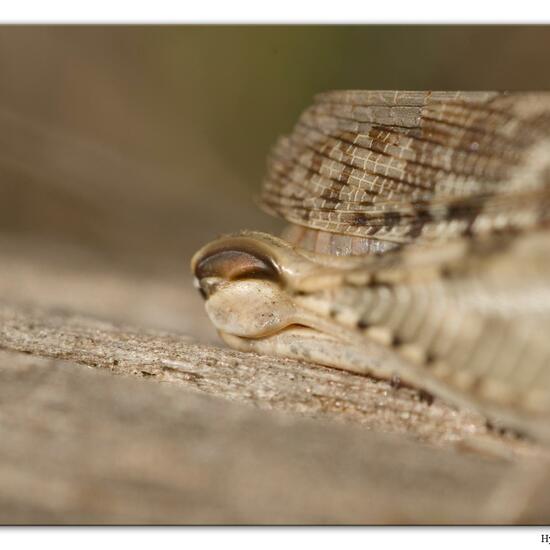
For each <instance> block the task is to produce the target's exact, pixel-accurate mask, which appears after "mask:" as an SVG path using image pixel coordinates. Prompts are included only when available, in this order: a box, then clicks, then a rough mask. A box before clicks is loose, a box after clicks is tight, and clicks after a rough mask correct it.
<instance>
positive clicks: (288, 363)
mask: <svg viewBox="0 0 550 550" xmlns="http://www.w3.org/2000/svg"><path fill="white" fill-rule="evenodd" d="M0 327H1V328H0V347H2V348H4V349H6V350H13V351H20V352H25V353H28V354H31V355H36V356H41V357H50V358H60V359H68V360H71V361H75V362H78V363H81V364H84V365H89V366H94V367H101V368H105V369H108V370H110V371H112V372H114V373H117V374H125V375H133V376H137V377H140V378H143V377H146V378H154V379H156V380H159V381H164V382H170V383H173V384H177V385H180V386H184V387H187V388H190V389H193V390H199V391H201V392H205V393H209V394H212V395H216V396H219V397H223V398H224V399H230V400H236V401H242V402H246V403H248V404H252V405H255V406H258V407H260V408H265V409H277V410H282V411H286V412H293V413H299V414H302V415H307V416H313V417H325V418H331V419H335V420H344V421H353V422H357V423H360V424H362V425H363V426H365V427H366V428H369V429H373V430H377V431H385V432H394V433H401V434H406V435H409V436H416V437H417V438H418V439H420V440H423V441H428V442H431V443H464V444H466V445H468V444H470V443H471V444H478V443H479V444H482V443H483V442H486V443H487V445H489V444H490V443H493V444H495V445H496V444H499V448H506V447H508V448H509V449H510V450H512V449H516V448H517V449H525V450H526V451H528V450H530V449H531V448H532V446H531V445H529V444H528V443H525V442H521V441H517V440H515V438H512V437H505V436H502V435H499V434H497V433H494V432H492V431H491V430H489V429H488V427H487V424H486V422H485V419H484V418H483V417H482V416H480V415H478V414H476V413H474V412H472V411H469V410H458V409H455V408H454V407H451V406H449V405H447V404H446V403H444V402H442V401H441V400H439V399H435V398H432V397H431V396H430V397H426V396H425V395H424V394H422V393H420V392H418V391H417V390H416V389H412V388H407V387H399V386H397V387H396V386H395V385H392V383H391V382H388V381H384V380H375V379H372V378H369V377H366V376H361V375H357V374H352V373H349V372H346V371H341V370H338V369H331V368H326V367H322V366H319V365H314V364H310V363H304V362H299V361H293V360H288V359H279V358H273V357H267V356H259V355H255V354H246V353H241V352H237V351H233V350H227V349H221V348H217V347H214V346H206V345H202V344H198V343H197V342H195V341H193V340H192V339H190V338H189V337H186V336H184V335H181V334H177V333H168V332H151V331H146V330H143V329H136V328H132V327H127V326H126V327H124V326H121V327H119V326H115V325H113V324H111V323H107V322H100V321H97V320H93V319H90V318H86V317H82V316H77V315H70V314H63V313H54V312H48V311H44V310H37V309H32V308H18V307H13V306H9V305H6V304H4V305H1V304H0Z"/></svg>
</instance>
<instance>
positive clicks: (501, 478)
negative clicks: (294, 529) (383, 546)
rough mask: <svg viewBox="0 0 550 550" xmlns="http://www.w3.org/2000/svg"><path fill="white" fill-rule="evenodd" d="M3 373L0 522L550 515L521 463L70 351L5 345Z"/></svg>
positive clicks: (536, 476)
mask: <svg viewBox="0 0 550 550" xmlns="http://www.w3.org/2000/svg"><path fill="white" fill-rule="evenodd" d="M0 380H1V383H0V410H1V411H2V414H1V415H0V433H1V434H2V444H1V446H0V522H1V523H178V524H179V523H185V524H188V523H248V524H250V523H387V522H393V523H395V522H398V523H409V522H413V523H441V522H443V523H462V522H468V523H471V522H472V523H487V522H509V521H520V522H529V521H535V522H540V521H545V518H548V508H546V510H543V511H541V509H540V508H539V506H538V505H537V506H535V507H534V508H533V506H534V505H533V502H534V501H533V500H532V499H533V498H539V497H537V495H536V494H535V488H536V487H535V486H536V484H538V483H539V482H540V474H541V473H540V472H539V471H538V470H532V469H531V470H530V469H529V468H528V467H527V465H525V466H522V465H517V464H513V463H508V462H505V461H497V460H491V459H486V458H480V457H477V456H473V455H469V454H457V453H453V452H450V451H449V450H442V449H433V448H430V447H425V446H420V445H418V444H414V443H412V442H410V441H406V440H402V439H400V438H396V437H391V436H384V435H381V434H376V433H369V432H366V431H365V430H363V429H361V428H360V427H351V426H342V425H336V424H331V423H321V422H316V421H313V420H307V419H303V418H299V417H296V416H290V415H283V414H277V413H272V412H271V413H270V412H265V411H258V410H256V409H254V408H252V407H243V406H241V405H239V404H236V403H230V402H228V401H224V400H221V399H215V398H213V397H209V396H205V395H199V394H196V393H193V392H190V391H187V390H186V389H184V388H182V387H177V386H176V385H173V384H157V383H154V382H151V381H148V380H147V381H146V380H137V379H131V378H124V377H116V376H112V375H110V374H109V373H107V372H99V371H97V370H91V369H88V368H86V367H82V366H79V365H76V364H74V363H72V362H68V361H60V360H53V359H40V358H37V357H34V356H28V355H23V354H18V353H12V352H3V353H1V354H0ZM512 482H514V483H512ZM511 483H512V484H511ZM510 491H513V497H514V498H513V499H511V498H510ZM539 492H540V491H539ZM539 500H540V498H539ZM541 514H542V516H541Z"/></svg>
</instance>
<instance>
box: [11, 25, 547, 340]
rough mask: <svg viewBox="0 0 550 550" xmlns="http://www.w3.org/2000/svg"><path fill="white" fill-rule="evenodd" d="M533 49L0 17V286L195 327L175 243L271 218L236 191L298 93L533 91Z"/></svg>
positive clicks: (459, 33) (312, 30) (247, 181)
mask: <svg viewBox="0 0 550 550" xmlns="http://www.w3.org/2000/svg"><path fill="white" fill-rule="evenodd" d="M549 48H550V27H534V26H517V27H510V26H506V27H496V26H493V27H485V26H475V27H474V26H466V27H461V26H453V27H447V26H248V27H240V26H69V27H61V26H59V27H55V26H9V27H0V67H1V73H2V78H1V79H0V145H1V147H0V261H1V262H2V266H3V269H2V270H1V273H0V299H9V300H15V301H19V302H20V301H23V302H28V303H33V304H34V303H39V304H41V305H47V306H49V307H60V308H69V309H73V310H75V311H79V312H85V313H92V314H96V315H102V316H105V317H108V318H110V319H118V320H123V321H131V322H137V323H141V324H146V325H148V326H154V327H161V328H170V329H176V328H178V329H179V330H182V331H184V332H189V333H191V334H193V335H195V336H197V337H200V338H201V337H202V338H205V339H208V340H210V339H212V338H214V336H213V335H212V334H211V333H208V330H209V329H207V328H206V327H207V323H206V322H205V324H204V325H201V323H202V319H205V316H204V314H203V313H202V304H201V303H200V300H199V298H198V296H195V293H194V291H193V289H192V287H191V279H190V277H189V274H188V264H189V259H190V256H191V254H192V253H193V252H194V251H195V250H196V249H197V248H198V247H199V246H200V245H202V244H204V243H205V242H207V241H208V240H210V239H212V238H214V237H215V236H217V235H218V234H220V233H223V232H229V231H235V230H238V229H244V228H248V229H261V230H267V231H278V230H279V228H280V227H282V224H281V223H280V222H278V221H277V220H272V219H270V218H269V217H268V216H267V215H265V214H263V213H262V212H260V211H259V210H258V208H257V207H256V206H255V204H254V197H255V194H256V193H257V192H258V190H259V186H260V183H261V179H262V175H263V170H264V163H265V158H266V155H267V153H268V151H269V148H270V147H271V146H272V144H273V143H274V142H275V140H276V138H277V137H278V136H279V135H281V134H283V133H286V132H288V131H289V130H290V129H291V128H292V125H293V123H294V122H295V120H296V119H297V117H298V115H299V113H300V111H301V110H302V109H303V108H304V107H306V106H307V105H308V103H309V102H310V101H311V98H312V96H313V95H314V94H315V93H317V92H319V91H323V90H327V89H335V88H340V89H342V88H371V89H432V90H433V89H549V88H550V73H549V71H548V70H547V60H548V52H549V51H550V50H549ZM190 312H193V315H190ZM195 312H196V315H195ZM190 317H192V319H190ZM199 319H201V320H199ZM199 325H200V327H199Z"/></svg>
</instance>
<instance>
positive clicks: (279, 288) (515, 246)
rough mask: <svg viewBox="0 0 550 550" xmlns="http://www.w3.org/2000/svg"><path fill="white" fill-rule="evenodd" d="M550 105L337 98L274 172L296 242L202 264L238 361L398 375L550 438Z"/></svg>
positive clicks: (231, 251) (290, 145) (495, 98)
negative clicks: (260, 356) (265, 358)
mask: <svg viewBox="0 0 550 550" xmlns="http://www.w3.org/2000/svg"><path fill="white" fill-rule="evenodd" d="M549 203H550V93H535V92H533V93H498V92H374V91H343V92H329V93H325V94H321V95H319V96H318V97H317V98H316V101H315V102H314V104H313V105H312V106H311V107H309V108H308V109H306V111H305V112H304V113H303V114H302V116H301V117H300V119H299V121H298V123H297V124H296V126H295V128H294V130H293V132H292V133H291V134H290V135H289V136H288V137H285V138H282V139H281V140H280V141H279V143H278V144H277V145H276V147H275V148H274V150H273V152H272V155H271V157H270V160H269V164H268V170H267V176H266V179H265V182H264V186H263V190H262V195H261V204H262V205H263V207H264V208H265V209H266V210H267V211H268V212H271V213H273V214H275V215H278V216H280V217H282V218H284V219H285V220H287V221H288V222H290V225H289V227H288V228H287V230H285V233H284V238H283V239H280V238H276V237H273V236H270V235H266V234H262V233H256V232H242V233H240V234H238V235H229V236H226V237H223V238H221V239H219V240H216V241H214V242H213V243H210V244H209V245H207V246H205V247H204V248H203V249H201V250H200V251H199V252H197V254H196V255H195V257H194V258H193V261H192V269H193V271H194V274H195V277H196V281H197V286H198V288H199V290H200V291H201V293H202V294H203V296H204V297H205V299H206V310H207V313H208V315H209V316H210V318H211V320H212V322H213V323H214V325H215V326H216V327H217V329H218V331H219V332H220V334H221V336H222V338H223V339H224V340H225V341H226V342H227V343H228V344H229V345H231V346H233V347H235V348H237V349H240V350H253V351H257V352H261V353H268V354H276V355H282V356H285V357H294V358H299V359H305V360H309V361H313V362H317V363H320V364H323V365H328V366H333V367H337V368H341V369H345V370H349V371H353V372H358V373H364V374H368V375H371V376H374V377H383V378H388V377H393V376H398V377H399V378H400V379H401V380H403V381H405V382H407V383H410V384H412V385H414V386H416V387H418V388H421V389H423V390H426V391H428V392H432V393H434V394H435V395H438V396H441V397H442V398H443V399H446V400H448V401H449V402H452V403H455V404H457V405H464V406H470V407H474V408H476V409H478V410H479V411H481V412H482V413H483V414H485V415H486V416H487V418H488V419H490V420H492V421H496V422H498V423H501V424H504V425H506V426H509V427H510V428H513V429H516V430H519V431H521V432H524V433H526V434H529V435H531V436H534V437H536V438H539V439H541V440H544V441H547V442H550V422H549V420H550V232H549V231H548V227H549V225H548V221H549V217H550V204H549Z"/></svg>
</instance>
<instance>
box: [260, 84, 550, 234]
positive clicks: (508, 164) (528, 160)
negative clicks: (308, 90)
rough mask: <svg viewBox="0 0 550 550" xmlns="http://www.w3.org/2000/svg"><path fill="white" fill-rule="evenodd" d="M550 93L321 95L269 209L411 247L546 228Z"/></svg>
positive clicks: (286, 158) (269, 191) (277, 179)
mask: <svg viewBox="0 0 550 550" xmlns="http://www.w3.org/2000/svg"><path fill="white" fill-rule="evenodd" d="M549 151H550V93H498V92H372V91H343V92H328V93H324V94H321V95H319V96H318V97H317V98H316V101H315V103H314V104H313V105H312V106H311V107H310V108H308V109H306V111H305V112H304V113H303V114H302V116H301V117H300V119H299V121H298V123H297V124H296V126H295V128H294V130H293V132H292V133H291V135H289V136H288V137H285V138H283V139H281V140H280V141H279V143H278V144H277V145H276V147H275V148H274V150H273V152H272V155H271V157H270V160H269V164H268V173H267V177H266V179H265V182H264V187H263V192H262V196H261V204H262V205H263V207H264V208H265V209H266V210H268V211H269V212H271V213H274V214H276V215H279V216H281V217H282V218H284V219H286V220H287V221H289V222H292V223H294V224H298V225H301V226H304V227H307V228H311V229H317V230H320V231H327V232H331V233H339V234H345V235H355V236H358V237H365V238H369V239H376V240H379V241H387V242H391V243H398V244H406V243H410V242H414V241H433V240H445V239H448V238H452V237H456V236H464V235H466V236H475V235H482V234H486V233H490V232H493V231H495V230H497V231H498V230H501V229H505V228H513V229H526V228H533V227H536V226H540V225H542V224H544V223H546V222H547V220H548V217H549V212H550V209H549V206H550V154H549Z"/></svg>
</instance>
